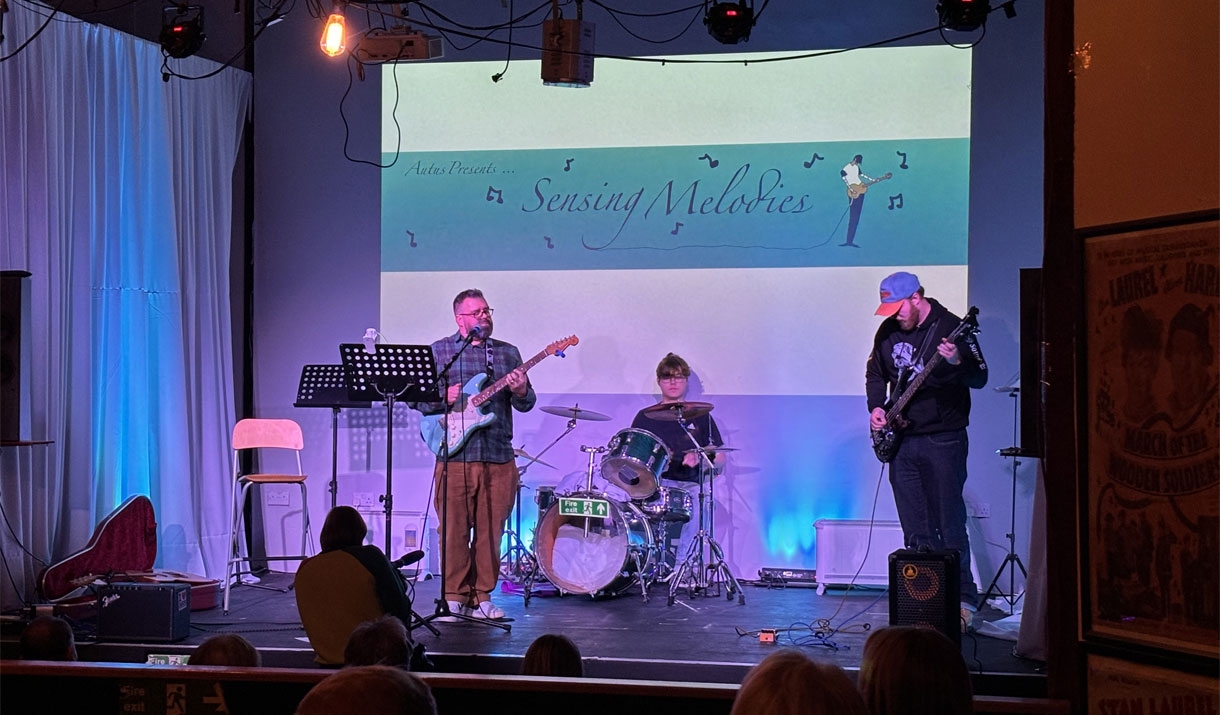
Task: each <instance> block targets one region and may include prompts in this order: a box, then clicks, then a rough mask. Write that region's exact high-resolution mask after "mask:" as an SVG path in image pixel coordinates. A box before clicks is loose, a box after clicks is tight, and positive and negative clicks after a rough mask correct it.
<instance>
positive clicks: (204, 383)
mask: <svg viewBox="0 0 1220 715" xmlns="http://www.w3.org/2000/svg"><path fill="white" fill-rule="evenodd" d="M10 10H11V11H10V12H9V13H7V14H6V15H4V27H3V33H4V35H5V37H4V40H3V42H2V43H0V58H2V59H0V269H23V270H28V271H30V272H31V273H32V276H31V277H30V278H29V281H30V285H31V291H30V292H31V301H30V303H31V305H30V320H29V324H28V325H27V326H26V327H27V328H28V332H29V335H28V338H29V340H30V341H31V346H32V350H31V353H32V355H33V360H32V361H31V362H32V364H31V370H30V377H29V384H28V386H27V387H28V389H29V393H28V394H29V395H30V400H29V408H28V409H29V418H30V425H31V434H30V435H28V437H30V438H33V439H48V440H52V441H53V443H52V444H51V445H49V446H46V447H17V448H6V449H4V450H3V453H2V455H0V467H2V468H3V481H2V483H0V498H2V503H3V507H4V517H5V518H7V520H8V524H9V527H11V529H10V528H6V529H4V531H5V532H6V533H5V535H4V539H5V540H4V556H5V566H6V568H7V570H8V575H9V578H7V579H0V580H2V581H3V585H2V593H3V597H4V602H3V607H4V608H5V609H10V608H13V607H14V605H20V603H19V602H17V603H15V600H18V599H19V600H21V601H26V600H29V599H31V598H32V597H33V591H32V587H33V580H34V577H35V576H36V575H37V571H38V569H39V568H41V566H42V563H41V562H43V561H54V560H58V559H61V558H63V557H65V556H67V555H69V554H71V553H73V552H75V551H77V550H79V549H81V548H82V547H84V546H85V544H86V543H87V542H88V540H89V538H90V536H91V535H92V533H93V530H94V527H95V526H96V524H97V523H98V522H99V521H100V520H101V519H102V518H104V517H105V516H106V515H107V514H109V513H110V512H111V511H112V510H113V509H114V508H115V507H117V506H118V505H119V504H121V503H122V502H123V500H124V499H126V498H127V497H128V496H131V495H133V494H146V495H148V496H149V498H150V499H151V500H152V501H153V504H154V508H155V510H156V516H157V522H158V544H159V553H158V559H157V566H158V567H161V568H169V569H174V570H182V571H190V572H194V573H202V574H207V575H210V576H214V577H220V576H221V575H222V574H223V573H224V561H225V553H226V552H225V549H226V544H227V536H228V534H227V531H228V523H227V519H228V498H229V493H230V492H229V479H230V476H229V470H230V467H229V454H230V452H229V430H230V429H231V427H232V425H233V423H234V421H235V414H234V413H235V410H234V406H233V405H234V399H233V395H234V385H233V364H232V361H233V349H232V335H231V316H230V307H229V306H230V300H229V295H230V293H229V291H230V280H229V254H230V243H231V240H232V233H233V229H232V226H231V224H232V203H233V196H232V193H233V188H232V187H233V182H232V177H233V171H234V166H235V163H236V157H237V153H238V148H239V144H240V139H241V135H242V131H243V129H244V127H245V124H246V116H247V113H248V111H249V102H250V92H251V85H252V80H251V77H250V75H249V74H248V73H246V72H243V71H240V70H236V69H232V68H225V69H223V70H221V71H220V72H219V73H217V74H216V75H215V76H213V77H209V78H207V79H201V80H197V81H188V80H183V79H177V78H172V79H171V80H170V81H168V82H163V81H162V62H163V59H164V58H163V55H162V52H161V50H160V47H158V46H157V45H156V44H154V43H149V42H146V41H144V40H140V39H137V38H134V37H131V36H129V35H125V34H123V33H120V32H117V31H114V30H111V29H109V28H105V27H99V26H95V25H90V24H87V23H82V22H80V21H78V20H76V19H74V18H71V17H67V16H64V15H57V14H54V13H53V12H52V11H51V10H50V9H48V8H45V7H43V6H39V5H34V4H32V3H21V4H19V5H14V4H10ZM30 38H33V39H32V40H31V41H29V43H28V44H27V45H26V46H24V47H21V45H23V44H25V43H26V41H27V40H30ZM169 62H170V63H172V65H171V66H172V67H173V68H174V70H175V71H176V72H178V73H181V74H185V75H192V76H198V75H203V74H206V73H209V72H211V71H213V70H216V69H218V65H217V64H216V63H213V62H210V61H207V60H203V59H199V58H187V59H185V60H169ZM24 436H26V435H23V437H24Z"/></svg>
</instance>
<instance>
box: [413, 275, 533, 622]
mask: <svg viewBox="0 0 1220 715" xmlns="http://www.w3.org/2000/svg"><path fill="white" fill-rule="evenodd" d="M492 312H493V311H492V309H491V308H490V307H488V305H487V301H486V299H484V297H483V293H482V291H479V290H473V289H472V290H466V291H462V292H461V293H459V294H458V295H457V297H456V298H454V300H453V317H454V320H455V321H456V322H457V326H458V329H457V332H456V333H454V334H452V335H450V336H448V337H445V338H441V339H440V340H438V341H436V342H434V343H432V353H433V355H434V357H435V358H436V364H437V369H440V368H442V367H444V366H445V365H446V364H447V363H448V362H449V361H450V360H451V359H452V358H453V356H454V355H455V354H457V352H458V351H459V350H461V348H462V347H463V345H465V344H466V343H469V345H468V346H467V347H466V349H465V351H464V352H462V354H461V355H460V356H459V357H458V359H457V362H455V363H454V364H453V366H452V367H450V368H449V372H448V373H447V375H445V376H443V377H444V378H445V382H447V384H448V389H447V394H446V395H445V397H446V399H447V400H448V405H449V406H450V409H451V413H454V416H458V415H460V412H461V410H462V408H463V407H464V400H465V397H463V396H462V394H461V392H462V386H463V385H465V383H466V382H468V381H469V380H470V379H471V378H473V377H475V376H476V375H479V374H480V373H483V374H485V375H486V376H487V377H486V379H485V380H483V381H482V383H481V385H482V386H487V385H490V384H491V383H492V382H494V381H496V380H497V379H500V378H502V377H503V378H505V379H506V381H507V389H504V390H501V391H500V392H498V393H496V394H495V395H494V396H493V397H492V398H491V399H490V400H488V401H487V402H485V403H484V404H483V405H482V406H481V409H482V410H483V411H485V412H490V413H492V414H494V415H495V419H494V420H492V421H491V422H490V423H489V424H487V425H486V426H484V427H482V428H479V429H476V430H474V431H473V432H471V433H470V434H469V435H468V436H467V438H466V441H465V442H464V443H463V444H461V445H460V446H455V447H453V448H452V449H450V450H449V451H450V454H448V456H447V459H446V454H445V450H443V449H442V451H441V453H440V455H439V456H438V457H437V460H436V467H435V469H434V470H433V485H434V493H435V494H436V509H437V512H438V513H440V514H441V519H442V523H443V525H444V531H445V533H444V535H443V536H442V540H443V544H442V547H441V548H442V549H443V550H444V559H443V561H444V568H443V570H444V574H442V577H443V581H444V583H443V587H444V597H445V600H446V601H447V602H448V607H449V611H450V612H451V613H458V614H462V615H466V616H470V617H473V618H484V619H489V620H499V619H501V618H504V611H502V610H501V609H500V608H499V607H497V606H496V605H495V604H493V603H492V602H491V595H490V594H491V592H492V591H494V590H495V588H496V583H497V581H498V580H499V577H500V538H501V536H503V533H504V521H505V520H506V519H507V518H508V515H509V513H511V512H512V508H513V502H514V500H515V499H516V494H517V485H518V482H519V481H520V479H521V474H520V472H518V471H517V465H516V463H515V462H514V461H513V447H512V437H513V410H514V409H515V410H517V411H519V412H528V411H530V410H531V409H533V407H534V403H535V402H536V401H537V396H536V395H535V394H534V389H533V387H532V386H531V385H530V382H529V378H528V377H527V376H526V374H525V371H524V370H523V369H522V367H521V364H522V360H521V353H520V351H519V350H517V348H516V346H514V345H512V344H510V343H506V342H504V341H502V340H496V339H494V338H492V337H491V334H492V330H493V329H494V323H493V322H492ZM410 407H412V408H413V409H417V410H419V411H420V412H422V413H424V414H425V415H431V414H439V413H441V412H444V411H445V409H446V405H443V404H441V403H412V404H411V405H410ZM446 462H447V463H448V475H447V479H446V480H445V481H446V484H444V485H442V484H441V476H442V474H443V473H444V471H445V466H446ZM442 487H444V488H443V489H442ZM438 620H442V621H444V620H456V619H449V618H440V619H438Z"/></svg>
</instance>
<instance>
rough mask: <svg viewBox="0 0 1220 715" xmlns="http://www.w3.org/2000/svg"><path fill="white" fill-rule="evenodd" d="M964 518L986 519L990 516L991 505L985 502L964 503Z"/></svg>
mask: <svg viewBox="0 0 1220 715" xmlns="http://www.w3.org/2000/svg"><path fill="white" fill-rule="evenodd" d="M966 516H972V517H974V518H976V519H986V518H987V517H989V516H991V505H990V504H988V503H987V502H966Z"/></svg>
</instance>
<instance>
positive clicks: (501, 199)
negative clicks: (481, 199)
mask: <svg viewBox="0 0 1220 715" xmlns="http://www.w3.org/2000/svg"><path fill="white" fill-rule="evenodd" d="M492 194H495V195H496V197H495V198H494V199H493V198H492V197H491V195H492ZM487 200H488V201H495V202H496V203H497V204H502V203H504V197H503V196H501V195H500V190H499V189H497V188H495V187H493V186H488V187H487Z"/></svg>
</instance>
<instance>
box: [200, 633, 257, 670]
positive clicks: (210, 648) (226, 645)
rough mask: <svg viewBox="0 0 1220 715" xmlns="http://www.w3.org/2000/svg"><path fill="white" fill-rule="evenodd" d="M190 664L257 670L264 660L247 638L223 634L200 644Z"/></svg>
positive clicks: (233, 634) (234, 634)
mask: <svg viewBox="0 0 1220 715" xmlns="http://www.w3.org/2000/svg"><path fill="white" fill-rule="evenodd" d="M188 663H189V664H190V665H229V666H233V667H238V668H256V667H258V666H260V665H262V664H263V658H262V656H261V655H259V653H258V650H256V649H255V648H254V646H253V645H252V644H251V643H250V641H248V640H246V639H245V638H242V637H241V636H239V635H237V634H236V633H221V634H220V635H215V636H212V637H211V638H208V639H207V640H205V641H204V642H202V643H200V644H199V646H198V647H196V648H195V652H194V653H191V657H190V660H189V661H188Z"/></svg>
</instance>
